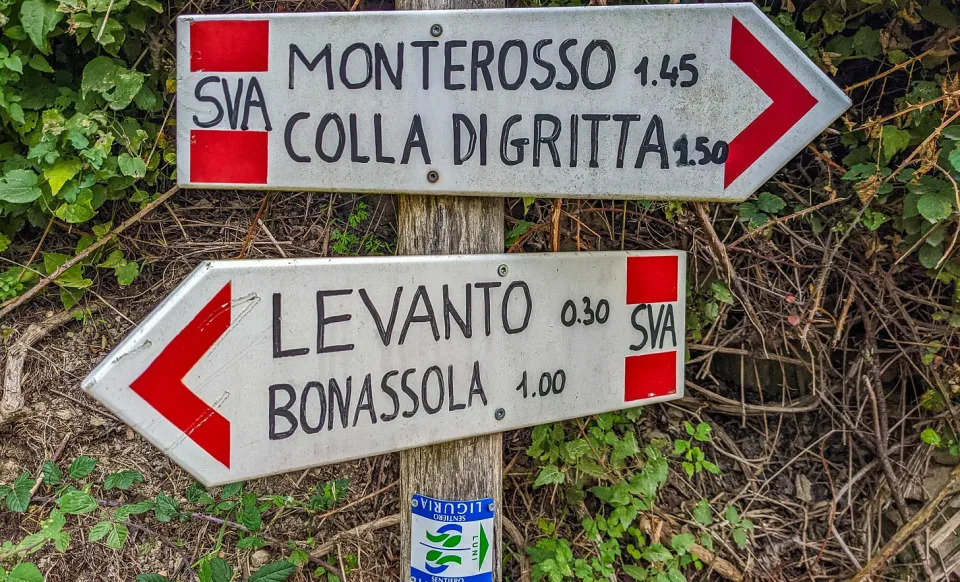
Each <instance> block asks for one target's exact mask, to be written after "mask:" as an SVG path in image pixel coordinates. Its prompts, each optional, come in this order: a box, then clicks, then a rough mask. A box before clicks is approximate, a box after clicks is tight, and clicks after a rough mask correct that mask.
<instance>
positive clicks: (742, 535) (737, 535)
mask: <svg viewBox="0 0 960 582" xmlns="http://www.w3.org/2000/svg"><path fill="white" fill-rule="evenodd" d="M731 535H732V536H733V541H734V543H736V544H737V547H738V548H740V549H741V550H743V549H746V547H747V530H745V529H744V528H742V527H736V528H733V532H732V533H731Z"/></svg>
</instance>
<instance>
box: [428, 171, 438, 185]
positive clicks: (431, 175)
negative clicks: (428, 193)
mask: <svg viewBox="0 0 960 582" xmlns="http://www.w3.org/2000/svg"><path fill="white" fill-rule="evenodd" d="M439 179H440V172H438V171H436V170H430V171H429V172H427V182H430V183H431V184H433V183H434V182H436V181H437V180H439Z"/></svg>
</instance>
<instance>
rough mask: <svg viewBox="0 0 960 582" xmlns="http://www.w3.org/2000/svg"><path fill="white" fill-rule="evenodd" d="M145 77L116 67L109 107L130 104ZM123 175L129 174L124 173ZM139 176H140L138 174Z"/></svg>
mask: <svg viewBox="0 0 960 582" xmlns="http://www.w3.org/2000/svg"><path fill="white" fill-rule="evenodd" d="M145 78H146V75H144V74H143V73H139V72H137V71H128V70H126V69H123V68H121V67H117V74H116V80H115V84H114V87H115V89H114V91H113V93H112V94H111V95H110V109H115V110H120V109H123V108H124V107H126V106H127V105H130V102H132V101H133V98H134V97H136V96H137V93H139V92H140V88H141V87H142V86H143V80H144V79H145ZM125 175H128V176H129V175H131V174H126V173H125ZM138 177H140V176H138Z"/></svg>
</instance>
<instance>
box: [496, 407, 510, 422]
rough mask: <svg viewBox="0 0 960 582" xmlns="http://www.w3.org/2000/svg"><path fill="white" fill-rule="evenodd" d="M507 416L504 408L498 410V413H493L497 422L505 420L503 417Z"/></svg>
mask: <svg viewBox="0 0 960 582" xmlns="http://www.w3.org/2000/svg"><path fill="white" fill-rule="evenodd" d="M506 415H507V411H506V410H504V409H502V408H498V409H497V411H496V412H494V413H493V417H494V418H496V419H497V420H503V417H504V416H506Z"/></svg>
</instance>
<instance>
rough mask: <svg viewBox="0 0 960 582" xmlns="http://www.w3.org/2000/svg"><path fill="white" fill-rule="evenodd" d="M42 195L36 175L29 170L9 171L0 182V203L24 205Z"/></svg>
mask: <svg viewBox="0 0 960 582" xmlns="http://www.w3.org/2000/svg"><path fill="white" fill-rule="evenodd" d="M42 194H43V192H42V191H41V190H40V187H39V186H37V175H36V174H34V173H33V171H31V170H11V171H10V172H7V173H6V174H4V176H3V179H2V180H0V201H4V202H13V203H15V204H26V203H28V202H33V201H34V200H36V199H37V198H39V197H40V196H41V195H42Z"/></svg>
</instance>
